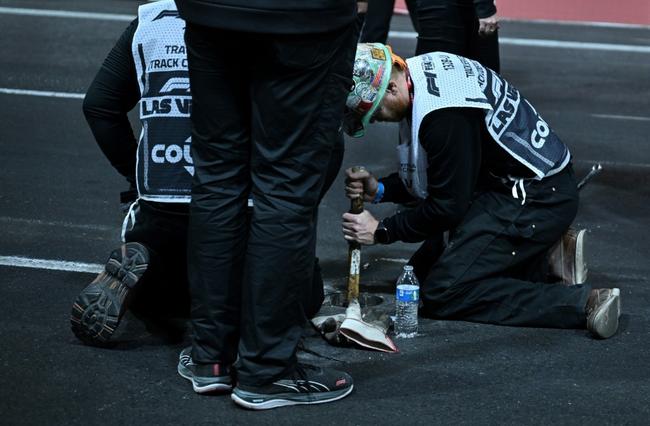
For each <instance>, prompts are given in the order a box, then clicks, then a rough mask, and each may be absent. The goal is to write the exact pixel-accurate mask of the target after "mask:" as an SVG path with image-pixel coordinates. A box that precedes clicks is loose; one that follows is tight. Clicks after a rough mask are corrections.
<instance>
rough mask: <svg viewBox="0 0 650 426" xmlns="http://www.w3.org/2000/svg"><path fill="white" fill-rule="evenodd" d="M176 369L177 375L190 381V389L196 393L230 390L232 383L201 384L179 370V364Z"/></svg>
mask: <svg viewBox="0 0 650 426" xmlns="http://www.w3.org/2000/svg"><path fill="white" fill-rule="evenodd" d="M176 371H177V372H178V375H179V376H181V377H182V378H184V379H187V380H189V381H190V382H192V389H194V392H196V393H210V392H218V391H220V392H225V391H230V390H232V385H227V384H225V383H212V384H209V385H201V384H200V383H197V382H196V381H195V380H194V378H193V377H192V376H190V375H188V374H186V373H185V372H183V371H181V367H180V366H177V367H176Z"/></svg>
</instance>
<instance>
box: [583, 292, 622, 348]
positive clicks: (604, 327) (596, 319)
mask: <svg viewBox="0 0 650 426" xmlns="http://www.w3.org/2000/svg"><path fill="white" fill-rule="evenodd" d="M620 316H621V291H620V290H619V289H618V288H615V289H612V295H611V296H610V298H609V299H608V300H607V301H605V302H604V303H603V304H602V305H600V306H599V307H598V308H597V310H596V311H595V312H594V313H592V314H591V315H590V316H589V318H587V328H588V329H589V331H591V332H592V333H593V334H594V335H595V336H596V337H599V338H601V339H607V338H609V337H612V336H613V335H614V334H616V331H617V330H618V319H619V317H620Z"/></svg>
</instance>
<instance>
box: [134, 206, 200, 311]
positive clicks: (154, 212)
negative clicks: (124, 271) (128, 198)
mask: <svg viewBox="0 0 650 426" xmlns="http://www.w3.org/2000/svg"><path fill="white" fill-rule="evenodd" d="M139 204H140V209H141V211H147V212H149V214H148V217H149V221H148V223H147V226H146V228H145V229H142V227H141V230H140V232H137V233H135V234H134V233H133V232H128V233H127V235H126V237H127V241H128V240H129V239H132V238H136V237H137V238H138V239H137V240H136V241H140V242H141V243H142V244H144V245H145V246H146V247H147V248H148V249H149V251H150V252H151V253H152V255H151V257H152V258H153V261H152V262H150V268H149V269H148V270H147V273H146V274H145V275H144V276H143V277H142V280H141V283H140V284H139V285H138V286H137V288H136V289H135V292H134V300H133V305H132V307H131V309H132V310H133V311H134V312H135V311H137V313H138V314H141V317H143V318H145V317H148V318H146V319H149V320H166V319H170V318H189V312H190V299H189V288H188V283H187V225H188V220H189V216H188V213H187V207H188V206H187V205H185V204H161V203H149V202H147V201H143V200H140V202H139Z"/></svg>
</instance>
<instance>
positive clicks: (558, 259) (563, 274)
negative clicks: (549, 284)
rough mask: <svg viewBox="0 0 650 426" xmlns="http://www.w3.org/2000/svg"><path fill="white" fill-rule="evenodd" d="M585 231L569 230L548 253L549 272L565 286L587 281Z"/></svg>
mask: <svg viewBox="0 0 650 426" xmlns="http://www.w3.org/2000/svg"><path fill="white" fill-rule="evenodd" d="M586 232H587V230H586V229H580V230H576V229H573V228H569V229H568V230H567V231H566V232H565V233H564V235H562V238H561V239H560V241H558V242H557V243H556V244H555V245H554V246H553V247H552V248H551V250H550V251H549V272H550V274H551V275H552V276H553V277H554V278H555V279H559V280H561V281H562V283H563V284H565V285H574V284H582V283H584V282H585V281H587V264H586V263H585V256H584V240H585V234H586Z"/></svg>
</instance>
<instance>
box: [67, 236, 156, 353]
mask: <svg viewBox="0 0 650 426" xmlns="http://www.w3.org/2000/svg"><path fill="white" fill-rule="evenodd" d="M148 265H149V252H148V251H147V248H146V247H145V246H143V245H142V244H140V243H126V244H123V245H122V246H121V247H120V248H118V249H115V250H113V252H112V253H111V255H110V256H109V258H108V261H107V262H106V265H105V266H104V271H103V272H101V273H100V274H99V275H97V277H96V278H95V280H94V281H93V282H92V283H90V284H89V285H88V286H87V287H86V288H84V289H83V291H82V292H81V294H79V296H78V297H77V299H76V300H75V302H74V304H73V305H72V312H71V314H70V326H71V328H72V332H73V333H74V334H75V336H77V337H78V338H79V340H81V341H82V342H84V343H86V344H90V345H95V346H107V345H109V344H110V339H111V337H112V336H113V333H115V330H116V329H117V327H118V325H119V324H120V320H121V319H122V316H123V315H124V313H125V312H126V308H127V304H128V302H129V300H128V299H127V296H128V295H129V293H130V291H131V290H132V289H133V288H134V287H135V285H136V284H137V283H138V281H139V280H140V278H142V275H143V274H144V273H145V271H146V270H147V267H148Z"/></svg>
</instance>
